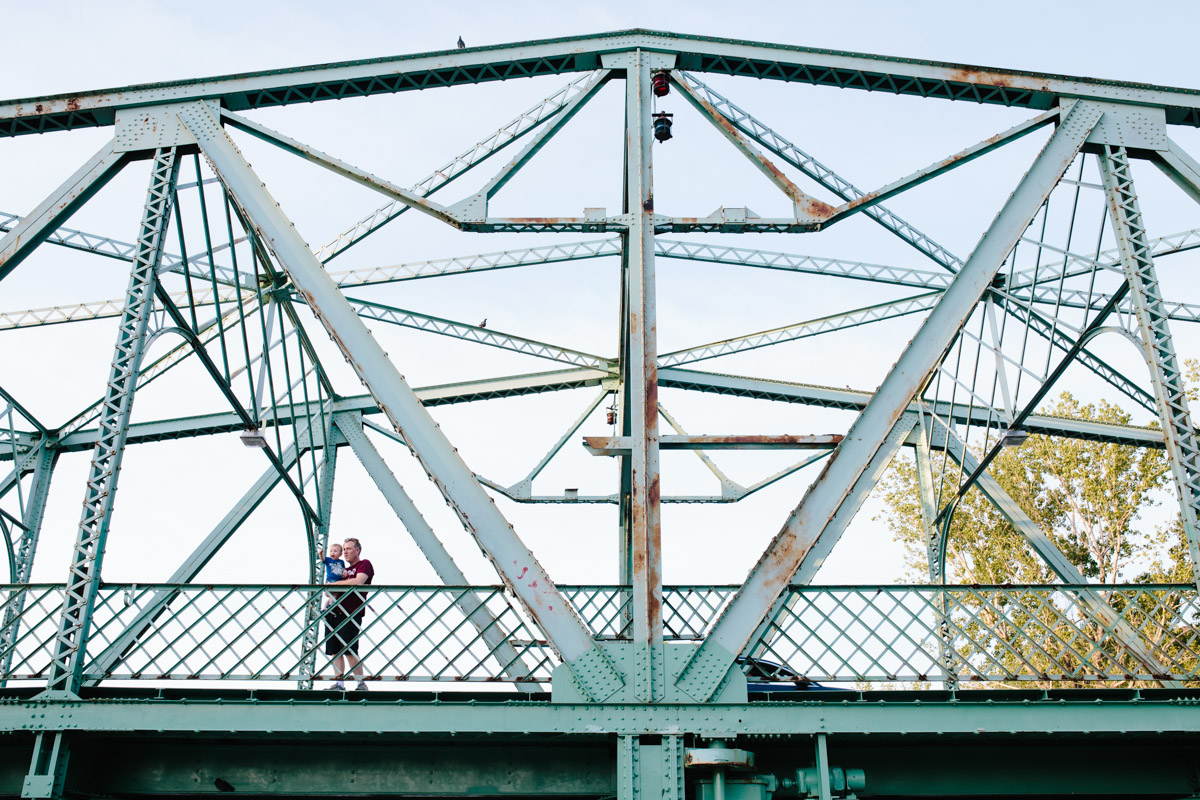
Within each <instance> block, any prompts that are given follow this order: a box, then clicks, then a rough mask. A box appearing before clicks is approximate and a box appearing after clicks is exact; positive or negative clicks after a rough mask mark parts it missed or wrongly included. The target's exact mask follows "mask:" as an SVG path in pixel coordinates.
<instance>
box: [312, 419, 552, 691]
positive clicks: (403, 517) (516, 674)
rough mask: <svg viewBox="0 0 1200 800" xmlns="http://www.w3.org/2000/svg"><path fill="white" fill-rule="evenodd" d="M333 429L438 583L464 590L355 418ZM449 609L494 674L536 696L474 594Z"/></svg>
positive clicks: (526, 670)
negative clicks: (495, 667) (469, 629)
mask: <svg viewBox="0 0 1200 800" xmlns="http://www.w3.org/2000/svg"><path fill="white" fill-rule="evenodd" d="M333 421H334V424H335V425H337V427H338V430H339V431H341V432H342V435H343V436H344V437H346V441H347V442H348V443H349V445H350V449H351V450H353V451H354V455H355V456H356V457H357V458H358V460H359V462H360V463H361V464H362V465H363V468H364V469H366V471H367V474H368V475H370V476H371V480H372V481H374V482H375V487H376V488H377V489H379V492H380V494H382V495H383V497H384V499H385V500H387V502H388V505H389V506H391V507H392V511H394V512H395V513H396V517H397V518H398V519H399V520H400V524H401V525H403V526H404V529H405V530H407V531H408V534H409V535H410V536H412V538H413V541H414V542H416V544H417V547H418V548H420V550H421V552H422V553H424V554H425V558H426V559H427V560H428V561H429V565H430V566H431V567H433V571H434V572H436V573H437V576H438V578H440V579H441V581H442V583H444V584H445V585H447V586H470V585H471V582H470V581H468V580H467V576H466V575H465V574H463V571H462V570H461V569H459V567H458V564H456V563H454V558H453V557H452V556H451V555H450V553H449V552H448V551H447V550H446V547H445V545H443V544H442V542H441V540H440V539H439V538H438V536H437V534H436V533H434V531H433V528H431V527H430V526H429V523H428V522H426V521H425V517H424V516H422V514H421V511H420V509H418V508H417V506H416V504H415V503H413V501H412V498H410V497H409V496H408V492H406V491H404V487H403V486H401V485H400V481H398V480H396V475H395V474H394V473H393V472H392V470H391V469H390V468H389V467H388V465H387V462H386V461H384V460H383V456H382V455H381V454H380V453H379V450H377V449H376V448H375V445H374V444H373V443H372V442H371V440H370V439H368V438H367V435H366V433H365V432H364V431H363V426H362V417H361V415H352V414H337V415H335V416H334V418H333ZM454 604H455V606H457V607H458V609H459V611H461V612H462V614H463V616H464V617H466V619H467V621H468V622H470V623H471V625H473V626H474V627H475V630H477V631H478V632H479V635H480V637H481V638H482V639H483V640H484V641H485V642H487V645H488V647H489V648H490V649H491V654H492V656H493V657H494V658H495V659H496V660H497V661H498V662H499V663H500V670H501V672H503V674H505V675H507V676H508V677H509V678H510V679H512V680H513V681H515V682H516V684H517V686H518V688H520V687H525V688H526V690H527V691H540V689H539V688H534V689H530V688H529V687H536V686H537V685H536V684H532V683H529V682H528V679H529V677H530V669H529V665H528V664H526V663H525V661H524V659H522V658H521V655H520V654H519V653H518V652H517V650H516V648H514V647H513V645H512V642H511V641H510V638H509V635H508V633H507V632H506V631H505V630H504V629H503V628H502V627H501V626H500V622H499V620H497V619H496V617H495V615H493V614H492V612H491V611H490V610H489V609H488V608H487V607H486V606H485V605H484V604H483V603H481V602H480V601H479V598H478V597H476V596H475V595H474V594H470V593H467V594H463V595H461V596H459V597H458V598H457V599H456V600H455V601H454Z"/></svg>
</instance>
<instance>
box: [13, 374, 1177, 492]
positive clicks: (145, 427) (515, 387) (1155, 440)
mask: <svg viewBox="0 0 1200 800" xmlns="http://www.w3.org/2000/svg"><path fill="white" fill-rule="evenodd" d="M659 374H660V375H661V376H662V377H661V379H660V381H659V382H660V384H661V385H662V386H664V387H668V388H675V389H688V390H691V391H696V392H708V393H712V394H724V395H732V396H737V397H753V398H759V399H763V400H774V401H777V402H783V403H797V404H801V405H813V406H819V407H823V408H840V409H845V410H857V409H861V408H863V407H864V406H866V404H867V402H868V401H869V400H870V399H871V394H870V393H869V392H862V391H856V390H854V389H837V388H834V387H832V386H816V385H812V384H802V383H788V382H786V381H773V380H767V379H764V378H747V377H742V376H738V375H720V374H717V373H712V372H700V371H697V370H685V369H664V370H662V371H661V372H660V373H659ZM609 379H610V375H609V373H608V372H604V371H601V370H594V369H568V370H561V371H556V372H542V373H533V374H530V375H515V376H512V377H507V378H490V379H484V380H479V381H467V382H464V383H455V384H446V385H443V386H429V387H424V388H419V389H416V390H415V391H416V393H417V397H419V398H420V399H421V402H422V403H423V404H424V405H425V406H426V407H433V406H439V405H454V404H457V403H469V402H475V401H478V400H488V399H493V398H498V397H518V396H521V395H526V394H542V393H545V392H557V391H562V390H566V389H579V388H585V387H589V386H599V385H600V384H601V383H603V382H604V381H605V380H609ZM333 407H334V410H335V411H337V412H355V411H358V412H361V413H363V414H378V413H380V412H379V407H378V405H377V404H376V403H375V401H374V399H373V398H371V396H370V395H358V396H354V397H343V398H341V399H339V400H335V401H334V405H333ZM929 409H930V410H931V411H932V412H933V413H936V414H937V415H938V416H939V417H942V418H945V419H953V420H954V421H956V422H960V423H963V424H968V423H969V424H971V425H991V426H992V427H996V428H1001V427H1006V423H1004V422H1003V421H1001V420H998V419H994V418H989V416H988V413H987V410H986V409H980V408H968V407H967V406H965V405H963V404H956V405H955V406H953V407H951V406H950V405H949V404H948V403H933V404H930V405H929ZM296 412H297V413H296V417H297V418H299V417H301V416H304V415H306V414H313V415H316V414H319V413H320V408H319V406H318V405H316V404H315V403H313V404H309V405H307V406H306V405H304V404H297V405H296ZM277 419H278V422H279V423H280V424H285V423H290V422H291V420H292V416H291V415H290V414H285V415H281V416H279V417H278V418H277ZM1025 428H1026V429H1027V430H1028V431H1030V432H1031V433H1044V434H1053V435H1057V436H1067V437H1071V438H1076V439H1085V440H1088V441H1097V442H1111V443H1113V444H1126V445H1131V446H1134V447H1155V448H1161V447H1162V446H1163V438H1162V431H1161V430H1159V429H1156V428H1139V427H1136V426H1133V425H1114V424H1111V423H1106V422H1089V421H1084V420H1074V419H1067V418H1065V417H1049V416H1044V415H1037V414H1035V415H1031V416H1030V417H1029V418H1028V419H1026V420H1025ZM243 429H244V423H243V422H242V420H241V417H240V416H238V415H237V414H235V413H233V412H219V413H215V414H205V415H201V416H196V417H180V418H177V419H165V420H156V421H154V422H139V423H134V424H132V425H130V427H129V439H128V441H129V443H131V444H136V443H141V442H156V441H168V440H171V439H187V438H191V437H195V436H212V435H214V434H221V433H236V432H239V431H241V430H243ZM95 441H96V430H95V429H84V430H78V431H74V432H72V433H69V434H67V435H66V436H64V437H62V438H61V439H59V440H58V442H56V448H57V449H58V450H60V451H62V452H76V451H80V450H87V449H89V448H90V447H92V446H93V445H94V444H95ZM30 442H31V444H36V437H33V438H31V439H30ZM11 459H12V454H11V452H8V451H7V450H0V461H9V460H11ZM0 485H2V484H0Z"/></svg>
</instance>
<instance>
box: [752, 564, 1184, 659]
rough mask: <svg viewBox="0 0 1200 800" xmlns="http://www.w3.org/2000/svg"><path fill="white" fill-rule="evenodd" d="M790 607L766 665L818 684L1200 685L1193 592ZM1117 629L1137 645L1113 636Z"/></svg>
mask: <svg viewBox="0 0 1200 800" xmlns="http://www.w3.org/2000/svg"><path fill="white" fill-rule="evenodd" d="M788 600H789V602H788V603H787V604H785V606H784V608H783V610H781V611H780V613H779V614H778V615H777V617H776V618H775V620H774V621H773V622H772V624H771V625H770V627H769V630H768V632H767V634H766V639H767V642H768V644H767V646H766V647H765V648H764V650H763V654H762V658H764V659H766V660H769V661H776V662H778V663H780V664H783V665H785V666H787V667H788V668H790V669H791V670H792V671H794V672H795V673H797V674H799V675H801V676H804V677H806V678H808V679H810V680H836V681H846V680H853V681H911V680H941V679H944V678H945V677H946V675H947V674H950V675H952V676H953V677H955V678H957V679H958V680H959V681H961V682H966V681H1105V682H1112V681H1118V682H1119V681H1151V680H1180V681H1184V680H1197V679H1200V634H1198V633H1197V630H1196V625H1197V622H1198V621H1200V605H1198V602H1197V595H1196V592H1195V590H1194V589H1192V588H1190V587H1187V586H1175V585H1171V586H1158V585H1125V586H1088V587H1082V586H1021V587H1009V586H948V587H945V588H944V589H939V588H937V587H928V586H911V587H910V586H881V587H802V588H800V587H793V588H792V589H791V590H790V596H789V598H788ZM943 604H944V605H943ZM942 607H944V608H945V620H946V627H945V633H944V634H943V633H942V631H941V625H940V621H941V619H942V613H941V611H940V609H941V608H942ZM1094 608H1098V609H1101V611H1102V613H1101V614H1093V613H1091V611H1090V609H1094ZM1098 617H1105V619H1104V621H1100V620H1099V619H1098ZM1116 619H1122V620H1124V621H1125V622H1126V623H1128V625H1129V627H1130V628H1132V630H1133V632H1135V633H1136V637H1135V639H1134V641H1132V642H1130V641H1123V640H1122V639H1121V638H1119V637H1118V636H1117V635H1115V634H1114V633H1113V631H1114V629H1115V625H1114V620H1116ZM1135 649H1140V650H1142V651H1143V652H1145V653H1148V655H1149V656H1150V657H1151V658H1152V659H1153V662H1154V663H1152V664H1148V663H1146V662H1145V661H1144V660H1143V659H1142V658H1139V657H1138V656H1137V655H1135V652H1134V650H1135Z"/></svg>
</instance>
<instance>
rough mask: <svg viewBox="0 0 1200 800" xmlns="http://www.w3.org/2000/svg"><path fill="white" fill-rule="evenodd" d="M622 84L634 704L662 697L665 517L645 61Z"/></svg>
mask: <svg viewBox="0 0 1200 800" xmlns="http://www.w3.org/2000/svg"><path fill="white" fill-rule="evenodd" d="M628 59H629V60H628V67H627V70H626V78H625V144H626V152H625V183H626V191H625V197H626V203H627V206H628V207H627V209H626V213H627V214H628V215H629V217H630V218H631V222H630V224H629V232H628V233H627V234H624V238H625V250H626V253H627V254H628V267H627V268H628V272H627V273H626V276H625V291H626V293H627V297H626V303H625V310H626V315H627V316H626V319H625V322H626V326H627V335H628V343H627V347H626V358H625V361H624V364H623V367H624V370H625V373H624V375H623V376H622V378H623V379H624V380H625V382H626V385H627V387H628V392H627V396H628V405H627V407H626V409H625V413H626V416H627V418H628V420H629V424H628V428H629V433H628V435H629V436H630V438H631V444H632V448H631V453H630V460H629V465H630V499H629V535H630V561H631V573H630V583H631V590H632V596H633V684H634V696H635V697H636V698H637V699H638V700H641V701H644V702H652V701H654V700H657V699H659V698H660V697H662V695H663V692H664V690H665V689H664V680H663V676H662V674H661V670H662V666H661V661H662V647H663V633H662V513H661V508H660V505H659V474H658V353H657V349H658V347H657V330H656V316H657V312H656V310H655V297H654V284H655V280H654V224H653V216H654V185H653V173H652V161H651V158H652V156H651V148H650V145H651V142H652V138H651V131H650V126H651V122H652V119H651V115H650V111H651V97H652V95H651V91H650V54H649V53H646V52H644V51H641V50H637V51H634V52H633V53H630V54H629V55H628Z"/></svg>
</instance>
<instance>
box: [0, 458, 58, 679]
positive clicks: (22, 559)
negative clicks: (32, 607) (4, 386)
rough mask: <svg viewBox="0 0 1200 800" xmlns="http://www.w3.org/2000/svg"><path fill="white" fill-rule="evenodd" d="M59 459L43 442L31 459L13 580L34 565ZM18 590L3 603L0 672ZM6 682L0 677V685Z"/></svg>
mask: <svg viewBox="0 0 1200 800" xmlns="http://www.w3.org/2000/svg"><path fill="white" fill-rule="evenodd" d="M57 463H58V450H55V449H53V448H50V447H47V446H46V445H45V443H43V444H42V446H41V447H39V448H38V451H37V454H36V456H35V459H34V462H33V482H32V484H31V485H30V487H29V497H28V498H27V499H26V500H25V508H24V509H23V513H22V515H21V522H22V523H23V524H24V525H25V532H24V533H23V534H22V535H21V539H20V542H18V544H17V554H16V558H15V559H14V563H13V574H12V576H11V582H12V583H28V582H29V573H30V570H31V569H32V568H33V559H34V557H35V556H36V555H37V543H38V537H39V535H40V534H41V530H42V519H43V517H44V516H45V512H46V497H47V496H48V495H49V493H50V479H51V477H53V475H54V466H55V464H57ZM16 591H17V592H19V594H18V596H17V597H14V598H12V599H11V600H10V601H9V602H8V603H6V604H5V609H4V622H3V624H2V625H0V653H3V657H0V674H3V675H7V674H8V671H9V668H10V667H11V666H12V659H13V653H14V650H15V646H16V641H17V638H18V635H19V634H20V627H21V614H22V612H23V611H24V610H25V592H24V591H23V590H20V589H18V590H16ZM6 684H7V681H6V680H2V679H0V687H3V686H5V685H6Z"/></svg>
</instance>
